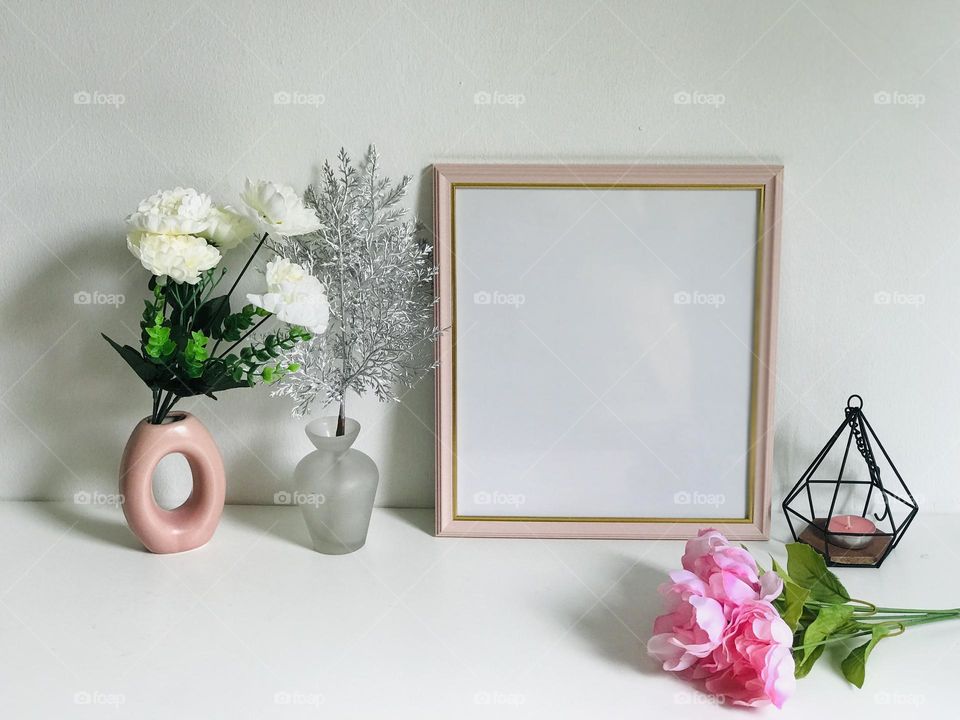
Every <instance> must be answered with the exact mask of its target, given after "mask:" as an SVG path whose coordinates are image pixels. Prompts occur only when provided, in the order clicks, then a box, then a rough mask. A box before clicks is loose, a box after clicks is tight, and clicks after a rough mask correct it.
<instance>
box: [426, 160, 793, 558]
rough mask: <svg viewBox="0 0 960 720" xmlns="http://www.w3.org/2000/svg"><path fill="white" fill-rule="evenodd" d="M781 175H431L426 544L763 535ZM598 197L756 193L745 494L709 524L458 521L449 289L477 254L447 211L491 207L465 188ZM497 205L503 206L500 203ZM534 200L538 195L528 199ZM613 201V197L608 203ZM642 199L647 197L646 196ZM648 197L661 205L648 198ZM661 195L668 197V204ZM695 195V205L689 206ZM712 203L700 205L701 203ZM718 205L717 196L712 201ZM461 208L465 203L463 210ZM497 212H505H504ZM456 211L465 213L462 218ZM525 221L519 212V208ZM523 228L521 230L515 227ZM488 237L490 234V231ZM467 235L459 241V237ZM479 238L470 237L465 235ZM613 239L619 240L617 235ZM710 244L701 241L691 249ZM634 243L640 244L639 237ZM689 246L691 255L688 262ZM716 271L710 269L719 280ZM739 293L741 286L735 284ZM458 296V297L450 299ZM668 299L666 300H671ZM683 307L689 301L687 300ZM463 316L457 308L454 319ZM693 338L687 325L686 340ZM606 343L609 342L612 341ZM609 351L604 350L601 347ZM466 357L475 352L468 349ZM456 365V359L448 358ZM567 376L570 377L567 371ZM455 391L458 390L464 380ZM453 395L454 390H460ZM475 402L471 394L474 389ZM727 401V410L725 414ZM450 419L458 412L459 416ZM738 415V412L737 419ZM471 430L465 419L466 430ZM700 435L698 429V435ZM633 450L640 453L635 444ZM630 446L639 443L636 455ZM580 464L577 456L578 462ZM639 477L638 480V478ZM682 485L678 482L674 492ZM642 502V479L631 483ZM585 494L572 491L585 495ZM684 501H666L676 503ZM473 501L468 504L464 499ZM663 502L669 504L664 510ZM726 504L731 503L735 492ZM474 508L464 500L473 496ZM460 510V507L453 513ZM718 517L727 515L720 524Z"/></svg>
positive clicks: (602, 170)
mask: <svg viewBox="0 0 960 720" xmlns="http://www.w3.org/2000/svg"><path fill="white" fill-rule="evenodd" d="M782 188H783V168H782V167H781V166H777V165H494V164H440V165H435V166H434V200H435V205H434V229H435V236H436V240H435V256H436V261H437V265H438V275H437V278H436V292H437V295H438V298H439V301H438V304H437V310H436V315H437V322H438V324H439V325H440V327H442V328H444V329H447V332H445V333H444V335H443V337H442V338H441V340H440V341H439V343H438V345H437V348H436V358H437V360H438V362H439V365H438V370H437V373H436V437H437V440H436V534H437V535H438V536H444V537H516V538H522V537H541V538H617V539H684V538H689V537H693V536H695V535H696V534H697V533H698V532H699V530H700V529H701V528H704V527H716V528H718V529H720V530H721V531H723V532H724V533H725V534H726V535H727V536H728V537H730V538H731V539H739V540H760V539H766V538H767V537H768V536H769V530H770V512H771V486H772V482H771V477H772V460H773V442H772V424H773V403H774V393H773V383H774V377H775V361H776V330H777V289H778V274H779V255H780V222H781V212H782V192H783V191H782ZM483 189H493V190H511V191H513V190H534V191H550V190H551V189H556V190H558V191H560V190H571V189H572V190H579V189H583V190H591V189H593V191H594V192H604V193H605V192H606V191H607V190H614V191H619V190H636V191H638V192H644V191H673V190H698V191H703V192H706V191H712V190H728V189H729V190H736V191H742V193H753V192H755V193H756V221H755V230H754V231H755V233H756V245H755V248H754V256H755V257H754V258H753V262H752V264H751V265H752V268H753V270H752V278H753V279H752V283H753V286H752V287H751V288H749V290H748V291H747V292H748V293H749V294H750V297H752V301H753V302H752V338H751V342H750V345H749V347H747V348H746V350H745V352H744V356H745V358H746V360H745V362H747V363H749V366H750V378H749V388H750V389H749V397H748V398H743V402H744V403H746V404H747V405H748V411H749V421H748V428H747V429H746V439H747V443H746V444H747V447H746V448H745V455H744V460H743V463H744V468H745V471H746V477H745V478H744V482H745V483H746V486H745V488H740V485H739V480H735V481H732V482H733V484H732V485H731V487H735V488H737V493H742V499H743V500H744V502H743V508H742V512H741V511H740V510H737V509H736V508H734V510H732V511H731V512H730V513H725V514H724V513H718V514H717V516H716V517H714V516H711V515H705V514H704V512H697V513H696V514H695V515H694V516H691V517H685V516H681V515H680V513H677V516H676V517H675V516H673V514H672V513H671V514H670V515H664V514H654V515H646V514H642V513H634V514H630V515H623V516H621V515H618V514H616V513H611V514H608V515H604V516H602V517H598V516H594V515H592V514H590V513H585V514H584V515H583V516H579V515H577V514H576V513H575V512H572V513H571V512H569V511H568V512H565V513H563V514H557V513H552V512H551V513H546V514H539V513H532V514H526V512H512V513H503V512H500V511H499V509H498V508H493V509H492V511H491V512H489V513H488V512H484V513H477V512H469V511H465V510H464V508H463V507H460V506H458V480H457V475H458V463H463V462H465V460H464V458H463V457H462V452H463V451H461V454H458V446H459V447H461V448H462V447H466V445H465V444H464V443H465V439H464V438H463V437H458V405H457V400H458V398H457V390H458V385H457V383H458V377H457V367H458V352H459V353H464V352H467V350H465V349H464V348H462V347H458V335H457V330H458V317H457V313H458V308H457V297H458V296H457V280H458V270H460V268H459V267H458V264H459V263H463V262H464V260H463V255H464V254H465V253H466V252H467V250H470V252H471V253H473V255H472V257H474V258H476V257H481V255H478V254H477V253H480V252H482V250H481V249H478V248H477V247H476V246H477V245H478V243H476V242H474V243H473V246H472V247H471V248H467V249H464V248H461V247H460V246H459V245H458V244H457V242H458V239H461V238H459V237H458V232H459V233H460V234H461V235H463V236H464V237H469V236H470V235H471V233H473V235H474V236H480V237H482V231H476V232H475V231H473V230H470V228H467V227H465V226H464V225H463V224H464V223H466V222H468V220H467V219H463V218H461V219H459V222H460V225H459V226H458V217H457V215H456V211H457V209H458V205H457V203H458V201H459V202H460V204H461V205H463V207H469V205H468V204H466V200H465V199H467V198H481V199H484V202H486V198H489V197H494V196H492V195H489V194H484V195H477V194H473V195H469V196H468V195H466V194H465V193H467V192H470V191H476V190H483ZM504 197H515V196H514V195H506V194H505V195H504ZM538 197H543V196H542V195H541V196H538ZM611 197H614V196H611ZM649 197H653V196H647V198H649ZM657 197H666V196H664V195H660V196H657ZM671 197H672V196H671ZM695 197H700V196H695ZM703 197H712V195H703ZM724 197H726V196H724ZM471 202H473V200H471ZM508 211H509V209H508ZM464 212H465V211H464ZM524 212H525V213H526V212H527V211H526V210H524ZM525 222H526V223H527V224H526V227H529V225H530V224H529V222H528V221H527V220H525ZM498 227H499V226H498ZM468 230H469V232H468ZM478 232H479V233H480V234H479V235H478V234H477V233H478ZM624 232H630V228H629V227H627V228H626V229H625V230H624ZM710 240H711V236H710V235H709V234H706V235H704V237H703V239H702V242H704V243H706V242H709V241H710ZM641 241H642V239H641ZM695 251H696V248H691V252H695ZM720 270H721V268H718V272H717V275H719V273H720ZM741 285H743V283H741ZM461 292H462V291H461ZM676 295H677V294H675V297H674V302H675V303H676V302H678V301H677V298H676ZM688 302H689V300H688ZM462 312H464V311H463V310H461V313H462ZM695 329H696V328H695V327H693V326H692V330H695ZM613 340H614V341H615V338H614V339H613ZM608 342H609V340H608ZM470 352H474V353H476V352H483V351H482V349H481V350H478V349H476V348H474V349H472V350H470ZM460 361H461V364H463V363H464V358H463V357H461V358H460ZM482 363H483V358H472V359H471V366H477V365H482ZM571 372H573V373H575V372H576V370H574V369H572V368H571ZM459 381H460V382H466V381H467V380H465V379H464V378H460V379H459ZM461 389H462V388H461ZM478 392H479V391H478ZM736 404H737V403H734V405H736ZM460 412H461V413H462V412H463V410H462V409H461V410H460ZM744 412H746V411H744ZM476 425H477V423H476V422H474V421H473V420H471V424H470V426H471V427H475V426H476ZM702 432H704V433H710V432H711V428H710V427H704V428H703V429H702ZM504 442H505V443H508V444H509V443H522V442H523V438H522V437H519V436H512V437H509V438H504ZM638 443H640V444H643V443H644V440H643V438H642V437H638ZM638 447H639V445H638ZM587 459H588V458H584V460H587ZM639 474H640V475H641V476H642V474H643V473H639ZM511 481H512V480H511V478H510V477H509V472H507V473H500V474H498V475H497V476H496V478H494V479H492V480H491V482H494V483H496V484H497V487H509V486H510V482H511ZM685 481H686V480H684V482H685ZM637 487H638V488H640V490H638V492H642V487H643V482H642V477H641V478H640V481H639V482H638V484H637ZM590 492H591V490H590V488H589V487H585V488H584V493H586V494H585V497H589V493H590ZM683 492H686V491H678V492H677V493H676V496H679V497H681V499H682V493H683ZM475 495H476V494H475ZM676 496H675V501H677V502H679V501H678V500H676ZM737 497H738V498H739V497H741V494H738V495H737ZM474 499H476V498H475V497H474ZM463 504H464V500H463V499H462V498H461V500H460V505H463ZM728 515H729V516H728Z"/></svg>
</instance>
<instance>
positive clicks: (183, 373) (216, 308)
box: [103, 180, 329, 424]
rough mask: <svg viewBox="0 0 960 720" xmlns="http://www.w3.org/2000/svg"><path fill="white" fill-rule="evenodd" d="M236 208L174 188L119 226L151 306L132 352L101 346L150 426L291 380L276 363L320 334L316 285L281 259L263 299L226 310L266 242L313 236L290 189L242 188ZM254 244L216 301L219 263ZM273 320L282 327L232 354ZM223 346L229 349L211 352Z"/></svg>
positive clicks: (319, 287) (313, 222) (322, 302)
mask: <svg viewBox="0 0 960 720" xmlns="http://www.w3.org/2000/svg"><path fill="white" fill-rule="evenodd" d="M241 200H242V203H243V207H242V210H236V209H234V208H232V207H230V206H229V205H224V206H216V205H214V204H213V203H212V201H211V199H210V197H209V196H208V195H206V194H204V193H200V192H197V191H196V190H194V189H192V188H180V187H178V188H176V189H174V190H166V191H159V192H157V193H156V194H155V195H152V196H150V197H149V198H147V199H145V200H143V201H142V202H141V203H140V205H139V206H138V207H137V211H136V212H135V213H133V214H132V215H130V216H129V217H128V218H127V228H128V232H127V247H128V248H129V250H130V252H131V253H133V255H134V256H135V257H136V258H137V259H138V260H140V263H141V264H142V265H143V267H144V268H145V269H146V270H148V271H149V272H150V273H151V275H152V277H151V278H150V282H149V285H148V287H149V289H150V291H151V293H152V296H151V297H150V299H148V300H145V301H144V305H145V308H144V311H143V315H142V317H141V320H140V331H141V332H140V347H139V348H135V347H133V346H131V345H120V344H119V343H117V342H115V341H114V340H112V339H110V338H109V337H107V336H106V335H104V336H103V337H104V339H106V341H107V342H109V343H110V345H111V346H112V347H113V348H114V349H115V350H116V351H117V352H118V353H119V354H120V357H122V358H123V359H124V360H125V361H126V363H127V364H128V365H129V366H130V367H131V368H132V369H133V371H134V372H135V373H136V374H137V376H138V377H139V378H140V379H141V380H143V382H144V383H145V384H146V385H147V387H149V388H150V390H151V392H152V393H153V409H152V412H151V414H150V422H151V423H154V424H160V423H162V422H163V421H164V418H166V416H167V415H168V414H169V412H170V410H171V409H172V408H173V407H174V405H176V403H177V402H178V401H179V400H180V399H181V398H184V397H190V396H194V395H207V396H209V397H211V398H214V399H216V395H215V393H217V392H221V391H223V390H229V389H232V388H238V387H252V386H254V385H256V384H257V383H259V382H262V383H265V384H268V385H269V384H272V383H274V382H276V381H277V380H278V379H280V378H281V377H282V376H283V375H285V374H286V373H289V372H295V371H296V370H298V366H297V365H296V364H294V363H288V362H285V361H284V360H283V359H282V357H281V356H282V354H283V353H285V352H289V351H290V350H292V349H293V348H294V347H295V346H296V345H298V344H299V343H302V342H304V341H307V340H310V339H311V338H313V337H314V335H316V334H322V333H324V332H325V331H326V328H327V321H328V316H329V304H328V302H327V297H326V291H325V288H324V286H323V284H322V283H321V282H320V280H318V279H317V278H316V277H314V276H312V275H310V274H309V273H308V272H306V271H305V270H304V269H303V268H302V267H300V266H299V265H297V264H296V263H292V262H290V261H289V260H287V259H280V258H276V259H274V260H273V261H271V262H268V263H267V267H266V273H265V279H266V289H265V292H263V293H262V294H250V295H247V304H246V305H244V306H243V307H242V308H241V309H240V310H238V311H235V312H234V311H233V310H232V309H231V306H230V296H231V294H232V293H233V291H234V290H235V289H236V287H237V284H238V283H239V281H240V278H241V277H243V275H244V273H246V271H247V270H248V269H249V267H250V265H251V263H252V262H253V259H254V257H255V256H256V254H257V253H258V252H259V250H260V249H261V248H262V247H263V245H264V243H266V242H267V239H268V238H270V237H273V238H274V239H275V240H277V239H279V238H285V237H291V236H295V235H302V234H305V233H311V232H315V231H316V230H317V229H318V228H319V227H320V220H319V218H318V217H317V214H316V212H314V211H313V210H311V209H309V208H307V207H306V206H305V205H304V203H303V201H302V199H301V198H300V197H299V196H298V195H297V194H296V192H295V191H294V190H293V189H292V188H290V187H287V186H284V185H278V184H276V183H273V182H269V181H264V180H261V181H259V182H257V183H252V182H250V181H249V180H247V182H246V185H245V187H244V191H243V193H241ZM255 235H258V236H259V241H258V242H257V245H256V247H255V248H254V250H253V252H252V253H251V254H250V256H249V258H248V259H247V261H246V264H245V265H244V266H243V269H242V270H241V271H240V274H239V275H238V276H237V278H236V279H235V280H234V282H233V285H232V286H231V287H230V289H229V290H228V291H227V292H226V293H225V294H219V295H218V294H215V290H216V289H217V287H218V285H219V284H220V281H221V280H222V279H223V277H224V275H225V274H226V268H223V267H220V261H221V260H222V258H223V253H225V252H228V251H230V250H232V249H234V248H236V247H237V246H239V245H241V244H242V243H243V242H244V241H245V240H247V239H250V238H252V237H254V236H255ZM274 316H276V317H277V319H279V320H281V321H282V322H284V323H286V326H285V327H283V328H281V329H279V330H277V331H276V332H273V333H270V334H267V335H266V336H264V337H262V338H257V339H255V340H254V341H252V342H250V343H249V344H248V345H246V346H244V347H242V348H241V347H240V346H241V345H242V344H243V342H244V341H245V340H247V338H249V337H250V335H251V334H253V333H254V332H255V331H256V330H258V329H259V328H260V327H261V326H262V325H263V324H264V323H265V322H267V321H268V320H269V319H270V318H272V317H274ZM211 341H212V342H211ZM224 342H226V343H229V345H228V347H226V348H225V349H224V350H222V351H220V352H218V350H219V348H220V345H221V344H222V343H224ZM238 348H239V349H238ZM235 350H236V352H234V351H235Z"/></svg>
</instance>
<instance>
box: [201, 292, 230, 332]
mask: <svg viewBox="0 0 960 720" xmlns="http://www.w3.org/2000/svg"><path fill="white" fill-rule="evenodd" d="M229 315H230V297H229V296H228V295H219V296H217V297H215V298H210V299H209V300H207V301H206V302H205V303H203V304H202V305H201V306H200V307H199V308H198V309H197V314H196V316H195V317H194V319H193V326H194V327H195V328H196V329H197V330H200V331H202V332H203V333H205V334H206V335H207V336H209V337H212V338H214V339H215V340H216V339H219V338H220V336H221V333H222V332H223V326H224V322H225V321H226V319H227V317H228V316H229Z"/></svg>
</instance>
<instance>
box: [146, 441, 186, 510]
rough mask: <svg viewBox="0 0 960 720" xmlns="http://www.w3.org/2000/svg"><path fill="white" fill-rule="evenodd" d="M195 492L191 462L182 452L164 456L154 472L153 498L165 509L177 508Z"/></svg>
mask: <svg viewBox="0 0 960 720" xmlns="http://www.w3.org/2000/svg"><path fill="white" fill-rule="evenodd" d="M191 492H193V473H192V472H191V471H190V463H188V462H187V458H186V457H184V456H183V455H182V454H181V453H170V454H169V455H166V456H164V457H163V458H162V459H161V460H160V462H159V463H157V469H156V470H155V471H154V473H153V499H154V500H156V501H157V505H159V506H160V507H162V508H163V509H164V510H176V509H177V508H178V507H180V506H181V505H183V504H184V503H185V502H186V501H187V499H188V498H189V497H190V493H191Z"/></svg>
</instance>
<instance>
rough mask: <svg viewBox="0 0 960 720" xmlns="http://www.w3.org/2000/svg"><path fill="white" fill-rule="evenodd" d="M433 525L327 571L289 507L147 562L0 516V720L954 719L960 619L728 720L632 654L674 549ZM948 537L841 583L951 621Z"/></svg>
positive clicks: (56, 526)
mask: <svg viewBox="0 0 960 720" xmlns="http://www.w3.org/2000/svg"><path fill="white" fill-rule="evenodd" d="M431 526H432V511H429V510H377V511H376V513H375V515H374V518H373V522H372V526H371V531H370V537H369V539H368V543H367V546H366V547H365V548H363V549H362V550H360V551H359V552H357V553H354V554H353V555H347V556H340V557H328V556H324V555H319V554H317V553H315V552H314V551H313V550H312V549H310V547H309V542H308V536H307V532H306V529H305V527H304V525H303V522H302V520H301V518H300V516H299V511H298V510H297V509H296V508H271V507H243V506H232V507H228V508H227V510H226V512H225V516H224V519H223V521H222V523H221V525H220V528H219V529H218V530H217V534H216V535H215V536H214V538H213V540H212V541H211V542H210V543H209V544H208V545H207V546H206V547H204V548H201V549H199V550H195V551H193V552H189V553H185V554H181V555H166V556H158V555H151V554H149V553H147V552H146V551H144V550H142V549H141V547H140V545H139V544H138V543H137V541H136V539H135V538H134V536H133V535H132V534H131V533H130V532H129V530H128V529H127V528H126V526H125V524H124V522H123V517H122V515H121V513H120V511H119V510H118V509H116V508H112V507H94V506H77V505H73V504H69V503H13V502H10V503H0V527H2V528H3V530H2V543H0V716H2V717H4V718H17V719H19V718H57V719H61V718H74V717H76V718H85V717H106V718H126V717H130V718H164V720H166V719H169V718H177V719H178V720H179V719H180V718H231V719H233V718H254V719H256V718H274V717H278V718H287V717H290V718H299V717H324V718H363V719H364V720H376V719H378V718H390V719H391V720H393V719H396V718H417V719H418V720H430V719H431V718H453V717H456V718H511V717H517V718H567V717H569V718H574V717H578V718H580V717H584V718H591V719H596V720H601V719H602V720H606V719H609V718H638V717H648V718H656V717H670V718H685V717H703V716H713V717H724V716H726V717H735V716H736V717H748V716H750V715H755V716H757V717H773V716H778V717H783V718H793V717H797V718H799V717H804V718H810V717H842V716H845V715H846V716H862V717H871V718H885V717H898V718H900V717H912V716H917V715H920V714H922V716H923V717H932V718H938V717H944V718H947V717H955V716H956V706H957V700H956V683H957V670H956V658H957V651H958V648H960V621H957V622H956V623H955V624H954V623H945V624H940V625H934V626H928V627H921V628H914V629H911V630H909V631H908V632H907V634H906V635H904V636H902V637H899V638H894V639H890V640H886V641H884V642H883V643H881V645H880V646H879V647H878V648H877V650H876V651H875V652H874V655H873V657H872V658H871V660H870V663H869V665H868V668H867V684H866V686H865V687H864V689H863V690H860V691H858V690H856V689H855V688H852V687H851V686H849V685H847V683H846V682H845V681H844V680H843V679H842V678H841V677H840V675H839V674H838V673H837V671H836V670H835V667H836V666H837V665H838V664H839V660H830V659H827V658H825V659H823V660H821V663H820V664H819V665H818V666H817V667H816V668H815V669H814V671H813V672H812V673H811V675H810V676H809V677H808V678H806V679H804V680H801V681H800V682H799V684H798V689H797V693H796V695H795V696H794V698H793V699H792V700H791V701H790V702H789V703H788V704H787V706H786V708H785V709H784V710H783V711H782V712H779V713H778V712H777V711H776V710H775V709H772V708H770V709H767V710H764V711H760V712H755V713H748V714H735V715H734V714H730V713H731V711H730V710H729V709H727V708H719V707H715V706H714V703H713V701H712V700H711V699H710V698H708V697H706V696H703V695H699V694H697V693H696V692H694V691H693V690H692V689H691V688H690V687H688V686H687V685H686V684H684V683H682V682H680V681H678V680H676V679H674V678H672V677H671V676H669V675H668V674H666V673H663V672H661V671H660V670H658V669H657V668H656V667H655V665H654V663H653V662H652V661H650V660H649V659H648V658H647V656H646V653H645V651H644V649H643V644H644V642H645V640H646V638H647V636H648V633H649V628H650V624H651V620H652V618H653V617H654V616H655V615H656V614H657V613H658V612H659V610H660V603H659V599H658V597H657V595H656V587H657V585H658V583H660V582H661V581H662V580H663V574H664V572H665V570H667V569H668V568H671V567H675V566H677V565H678V564H679V557H680V553H681V548H682V543H680V542H647V541H584V540H551V541H541V540H493V539H447V538H444V539H437V538H434V537H432V535H431V534H430V531H431ZM958 526H960V519H958V518H956V517H947V516H941V517H938V516H933V515H929V514H928V515H924V516H921V517H919V518H918V520H917V522H916V523H915V526H914V527H913V528H912V529H911V532H910V533H909V534H908V535H907V537H906V539H905V540H904V541H903V543H902V544H901V546H900V547H899V548H898V549H897V550H896V551H895V552H894V554H893V555H892V556H891V557H890V558H889V559H888V561H887V563H886V564H885V565H884V567H883V568H882V569H881V570H879V571H877V570H855V569H848V570H841V571H840V572H839V575H840V576H841V578H842V580H843V581H844V582H845V583H846V584H847V586H848V588H849V589H850V590H851V593H852V594H853V595H855V596H858V597H864V598H867V599H870V600H874V601H882V602H883V603H884V604H888V605H904V606H922V607H926V606H935V607H949V606H960V578H958V575H957V572H956V571H957V568H958V553H957V551H956V550H955V549H953V547H952V544H951V541H949V540H944V541H940V540H938V537H939V538H950V537H954V538H956V536H957V528H958ZM750 547H751V549H752V550H754V551H755V552H756V553H757V555H758V557H762V553H765V552H767V551H768V550H772V551H773V552H774V554H775V555H776V556H778V557H779V558H781V559H782V558H783V557H784V552H783V546H782V545H780V544H778V543H769V544H764V543H751V544H750ZM831 665H833V667H831ZM827 710H829V711H830V712H829V713H828V714H827V715H824V714H823V713H824V712H825V711H827Z"/></svg>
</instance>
